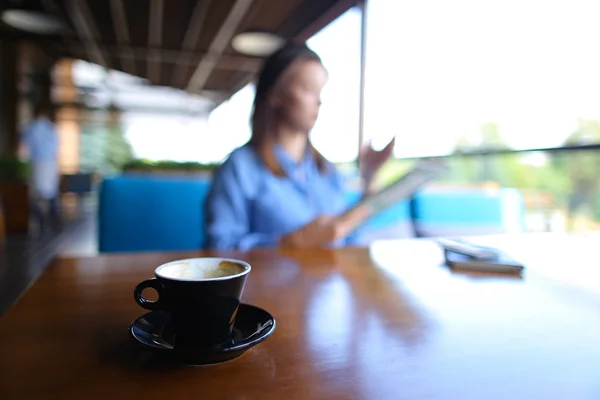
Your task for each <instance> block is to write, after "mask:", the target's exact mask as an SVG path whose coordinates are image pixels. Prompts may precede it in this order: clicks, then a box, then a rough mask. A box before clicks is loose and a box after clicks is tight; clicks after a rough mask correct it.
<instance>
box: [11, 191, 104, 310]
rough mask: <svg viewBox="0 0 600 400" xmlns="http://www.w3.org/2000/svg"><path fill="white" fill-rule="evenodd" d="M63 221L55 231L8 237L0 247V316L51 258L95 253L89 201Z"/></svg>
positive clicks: (93, 207) (91, 212)
mask: <svg viewBox="0 0 600 400" xmlns="http://www.w3.org/2000/svg"><path fill="white" fill-rule="evenodd" d="M79 211H80V212H78V213H71V214H69V215H68V216H66V218H65V222H64V224H63V227H62V228H61V229H59V230H54V231H47V232H45V233H43V234H42V235H40V236H38V237H32V236H26V235H9V236H8V237H7V238H6V242H5V243H4V245H3V246H1V247H0V316H1V315H2V314H3V313H4V312H5V311H6V310H7V309H8V308H9V307H10V305H11V304H12V303H13V302H14V301H15V300H17V299H18V298H19V296H21V294H22V293H24V292H25V291H26V290H27V288H28V287H29V286H30V285H32V284H33V283H34V282H35V281H36V280H37V278H38V276H39V275H40V274H41V273H42V272H43V271H44V269H45V268H46V267H47V266H48V264H49V263H50V262H51V261H52V259H53V258H55V257H57V256H89V255H94V254H96V253H97V250H96V249H97V245H96V243H97V240H96V218H95V215H96V211H95V204H94V203H93V202H87V203H86V204H84V207H82V208H81V209H80V210H79Z"/></svg>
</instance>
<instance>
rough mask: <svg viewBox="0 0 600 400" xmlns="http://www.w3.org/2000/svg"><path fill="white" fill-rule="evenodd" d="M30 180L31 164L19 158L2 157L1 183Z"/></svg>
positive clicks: (0, 168)
mask: <svg viewBox="0 0 600 400" xmlns="http://www.w3.org/2000/svg"><path fill="white" fill-rule="evenodd" d="M28 178H29V164H28V163H25V162H23V161H21V160H19V159H18V158H17V157H12V156H4V157H0V181H16V182H27V180H28Z"/></svg>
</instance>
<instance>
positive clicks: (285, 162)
mask: <svg viewBox="0 0 600 400" xmlns="http://www.w3.org/2000/svg"><path fill="white" fill-rule="evenodd" d="M275 156H276V157H277V161H279V162H280V163H281V167H282V168H283V170H284V172H285V173H286V174H287V175H288V176H293V173H294V172H295V171H296V170H297V169H298V168H301V167H308V166H311V165H313V164H314V162H315V159H314V156H313V154H312V152H311V151H310V148H309V147H308V146H307V147H306V150H305V152H304V158H303V159H302V160H300V161H295V160H294V159H292V158H291V157H290V156H289V154H288V153H287V152H286V151H285V150H284V149H283V147H281V145H279V144H275Z"/></svg>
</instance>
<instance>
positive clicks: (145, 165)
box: [123, 158, 219, 172]
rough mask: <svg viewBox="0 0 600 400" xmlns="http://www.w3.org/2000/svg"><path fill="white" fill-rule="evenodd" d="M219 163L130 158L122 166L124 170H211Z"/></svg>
mask: <svg viewBox="0 0 600 400" xmlns="http://www.w3.org/2000/svg"><path fill="white" fill-rule="evenodd" d="M218 166H219V164H201V163H196V162H177V161H168V160H163V161H151V160H147V159H143V158H141V159H135V160H131V161H129V162H128V163H126V164H125V165H124V166H123V170H124V171H182V172H200V171H213V170H214V169H215V168H217V167H218Z"/></svg>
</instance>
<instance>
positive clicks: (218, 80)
mask: <svg viewBox="0 0 600 400" xmlns="http://www.w3.org/2000/svg"><path fill="white" fill-rule="evenodd" d="M357 2H358V0H169V1H168V2H167V0H102V1H100V0H31V1H29V0H0V7H1V8H2V9H7V8H10V7H29V8H32V9H37V10H41V11H43V12H45V13H50V14H53V15H54V16H56V17H59V18H60V19H62V20H63V21H64V22H65V26H66V29H65V30H64V32H62V33H61V34H59V35H54V36H33V35H31V34H25V33H24V32H21V31H17V30H15V29H13V28H11V27H8V26H6V25H3V24H1V23H0V38H11V39H33V40H35V41H36V42H38V43H40V44H41V45H42V46H43V48H44V49H45V50H46V51H47V52H48V53H51V54H52V55H53V56H56V57H65V56H67V57H75V58H79V59H83V60H86V61H90V62H93V63H95V64H99V65H101V66H103V67H106V68H110V69H115V70H120V71H123V72H126V73H129V74H132V75H136V76H139V77H143V78H146V79H147V80H148V81H149V82H151V83H152V84H154V85H160V86H169V87H173V88H177V89H184V90H187V91H188V92H190V93H194V94H200V95H203V96H205V97H208V98H210V99H212V100H213V101H214V102H215V103H216V104H219V103H221V102H222V101H224V100H226V99H228V98H229V97H230V96H231V95H232V94H234V93H235V92H237V91H238V90H239V89H240V88H242V87H243V86H245V85H246V84H247V83H248V82H250V81H251V80H252V79H253V78H254V76H255V74H256V72H257V71H258V68H260V65H261V59H259V58H255V57H248V56H243V55H241V54H239V53H236V52H235V51H234V50H233V49H232V47H231V39H232V38H233V36H234V35H235V34H237V33H240V32H244V31H247V30H266V31H269V32H273V33H276V34H278V35H280V36H282V37H284V38H286V39H291V38H296V39H300V40H306V39H308V38H309V37H310V36H312V35H313V34H315V33H316V32H318V31H319V30H321V29H322V28H323V27H324V26H326V25H327V24H328V23H330V22H331V21H333V20H334V19H335V18H337V17H338V16H340V15H341V14H343V13H344V12H345V11H347V10H348V9H349V8H351V7H352V6H354V5H355V4H356V3H357Z"/></svg>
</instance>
